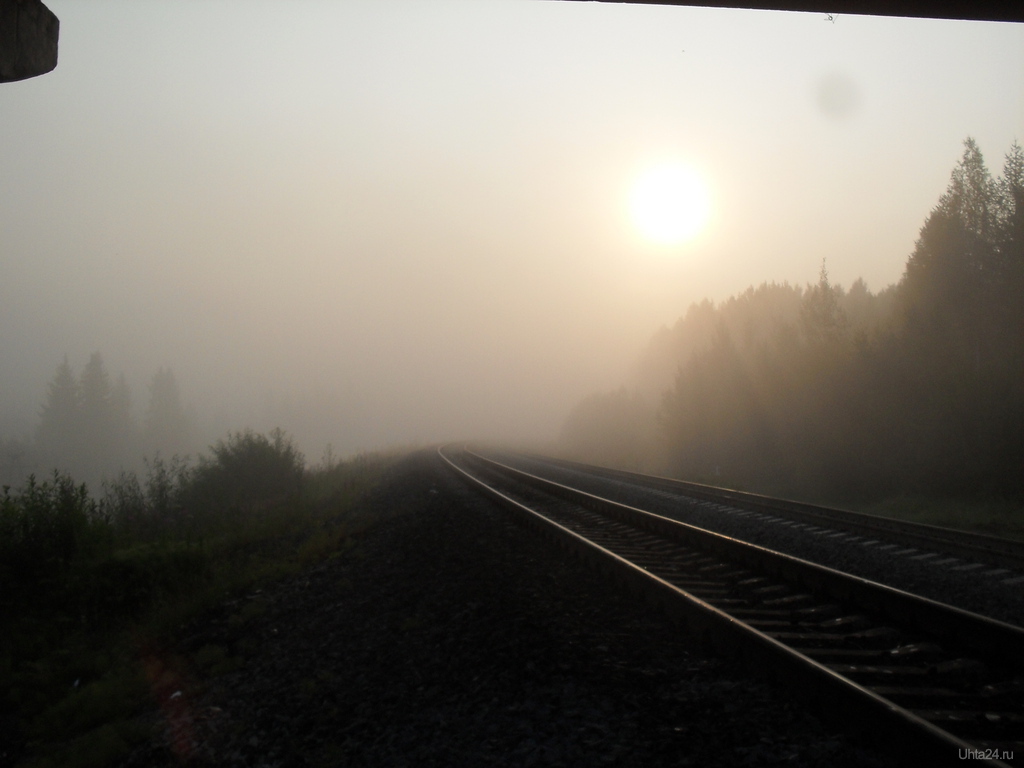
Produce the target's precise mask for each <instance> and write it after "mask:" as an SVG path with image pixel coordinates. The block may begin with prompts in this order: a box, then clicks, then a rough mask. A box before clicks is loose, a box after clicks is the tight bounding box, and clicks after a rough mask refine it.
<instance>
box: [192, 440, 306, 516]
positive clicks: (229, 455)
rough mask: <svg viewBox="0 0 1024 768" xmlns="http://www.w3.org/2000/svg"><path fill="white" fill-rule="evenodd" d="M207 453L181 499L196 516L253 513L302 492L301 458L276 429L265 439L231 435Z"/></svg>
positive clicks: (293, 446) (302, 472) (292, 445)
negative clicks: (212, 513) (184, 496)
mask: <svg viewBox="0 0 1024 768" xmlns="http://www.w3.org/2000/svg"><path fill="white" fill-rule="evenodd" d="M211 452H212V454H213V455H212V457H210V458H206V457H204V458H202V459H200V462H199V466H198V467H197V468H196V470H195V473H194V475H193V476H192V478H191V482H190V484H189V488H188V492H187V494H186V497H187V502H188V503H189V504H190V505H191V506H193V507H195V512H196V513H197V514H198V513H207V514H208V513H210V512H218V511H219V512H222V513H237V512H248V511H255V510H258V509H261V508H265V507H266V506H268V505H270V504H273V503H274V502H278V501H281V500H283V499H286V498H289V497H293V496H296V495H298V494H299V492H300V491H301V490H302V478H303V474H304V472H305V458H304V457H303V455H302V454H301V453H300V452H299V451H298V449H297V448H296V447H295V445H294V444H293V443H292V441H291V438H289V437H287V436H286V435H285V433H284V432H283V431H282V430H280V429H275V430H273V431H272V432H271V433H270V436H269V437H268V436H267V435H262V434H257V433H255V432H253V431H252V430H245V431H244V432H236V433H232V434H230V435H228V438H227V440H221V441H219V442H218V443H217V444H216V445H214V446H213V447H212V448H211Z"/></svg>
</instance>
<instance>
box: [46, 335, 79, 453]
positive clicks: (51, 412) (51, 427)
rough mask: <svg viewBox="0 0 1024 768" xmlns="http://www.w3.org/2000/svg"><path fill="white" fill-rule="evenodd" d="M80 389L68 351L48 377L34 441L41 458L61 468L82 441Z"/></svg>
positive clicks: (76, 450)
mask: <svg viewBox="0 0 1024 768" xmlns="http://www.w3.org/2000/svg"><path fill="white" fill-rule="evenodd" d="M81 406H82V398H81V389H80V388H79V384H78V381H77V379H76V378H75V373H74V371H73V370H72V369H71V366H70V365H69V364H68V358H67V355H65V356H64V360H63V361H62V362H61V364H60V365H58V366H57V370H56V372H55V373H54V375H53V379H51V380H50V385H49V389H48V390H47V394H46V402H45V403H44V404H43V408H42V410H41V411H40V414H39V427H38V429H37V430H36V442H37V445H38V446H39V449H40V451H41V452H42V454H43V456H44V459H45V460H46V461H48V462H52V463H53V464H54V465H55V466H58V467H61V468H63V469H67V468H68V462H70V461H71V459H72V457H73V456H74V455H75V454H76V453H77V452H78V447H79V444H80V441H81V438H80V436H81V431H82V428H81V415H82V408H81Z"/></svg>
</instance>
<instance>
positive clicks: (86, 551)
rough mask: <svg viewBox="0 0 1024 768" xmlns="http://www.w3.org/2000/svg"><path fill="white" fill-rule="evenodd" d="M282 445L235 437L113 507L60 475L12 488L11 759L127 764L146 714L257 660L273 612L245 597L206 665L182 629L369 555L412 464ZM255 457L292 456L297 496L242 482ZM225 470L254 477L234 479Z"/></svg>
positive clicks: (7, 639) (2, 740)
mask: <svg viewBox="0 0 1024 768" xmlns="http://www.w3.org/2000/svg"><path fill="white" fill-rule="evenodd" d="M272 437H273V438H274V439H273V440H261V436H254V435H252V434H251V433H245V434H244V435H243V436H241V439H234V440H229V441H228V442H226V443H222V444H221V445H220V449H221V452H220V454H218V456H219V457H220V458H224V457H227V459H228V461H224V462H221V463H220V464H217V463H215V462H213V461H211V462H207V463H206V464H205V465H204V464H202V463H201V464H200V471H199V472H198V473H195V474H190V473H189V472H181V473H179V476H178V477H179V479H178V481H177V482H176V484H175V485H174V487H173V488H170V489H168V487H166V483H165V484H164V487H161V488H158V489H157V490H158V491H159V493H152V494H150V496H151V497H152V498H148V497H147V491H146V489H144V488H143V487H142V484H139V483H138V482H137V480H135V479H134V478H129V479H127V480H126V481H125V485H123V486H122V487H121V488H120V489H118V488H116V487H115V488H114V489H113V491H114V493H113V494H111V493H109V490H110V489H108V495H107V497H105V498H104V499H100V500H97V499H94V498H92V497H90V496H89V495H88V493H87V492H86V491H85V489H84V487H76V486H75V485H74V483H73V482H72V481H71V480H70V478H66V477H62V476H60V475H55V476H54V479H53V481H52V482H51V481H47V482H45V483H35V481H34V480H33V481H32V482H31V483H30V484H29V485H27V486H26V488H25V489H22V490H21V491H19V492H15V493H12V492H11V491H10V489H6V490H5V495H4V497H3V501H2V504H3V506H2V507H0V580H2V583H3V586H4V589H3V590H0V593H2V594H0V623H3V625H4V632H3V633H2V634H0V723H4V728H3V729H2V731H3V732H2V733H0V764H11V763H13V764H15V765H18V766H24V768H46V767H48V766H66V767H68V768H75V767H76V766H82V767H83V768H84V767H86V766H89V767H92V766H95V767H97V768H98V767H99V766H106V765H111V764H113V763H115V762H117V761H118V760H119V759H121V758H123V757H124V756H125V755H127V754H128V753H129V751H130V750H131V749H132V747H133V746H134V745H136V744H138V743H139V742H140V741H143V740H146V739H148V738H150V737H151V735H152V733H151V731H150V728H149V727H148V726H147V725H146V724H145V719H144V718H140V714H142V713H144V712H146V711H148V710H149V709H151V708H152V706H153V705H154V704H155V703H158V702H159V703H161V704H164V703H166V702H167V701H168V700H170V697H171V696H172V694H174V693H175V691H178V690H182V689H187V688H189V686H194V685H195V684H196V682H195V680H194V679H193V676H194V675H197V674H198V675H200V676H201V677H203V678H204V679H209V678H211V677H216V676H218V675H222V674H225V673H228V672H231V671H233V670H235V669H238V668H239V667H240V666H241V665H243V664H244V663H245V654H246V650H247V645H246V643H245V633H246V628H247V626H248V625H249V624H250V623H251V622H252V621H253V620H254V619H256V618H257V617H258V616H259V615H261V613H262V612H264V611H265V610H266V603H265V602H264V601H263V600H261V599H259V598H258V597H256V598H255V599H246V600H244V601H242V602H241V604H240V605H239V606H238V607H237V609H236V610H235V611H234V613H232V614H231V615H230V616H229V618H228V628H229V633H230V635H231V640H232V642H231V643H230V644H229V645H218V644H208V645H205V646H203V647H201V648H199V649H198V650H197V651H196V652H195V653H194V654H193V655H192V657H191V658H181V657H178V656H175V655H174V654H173V653H169V652H168V651H167V646H168V645H169V644H170V638H172V637H173V636H174V634H175V632H177V631H179V630H180V628H181V627H182V626H184V625H186V624H187V623H188V622H190V621H192V620H194V619H196V618H198V617H201V616H202V615H204V614H205V613H207V612H209V611H211V610H213V609H216V608H218V607H220V606H223V605H224V604H225V603H226V601H229V600H230V599H231V598H232V597H237V596H240V595H245V596H247V597H248V596H251V595H252V594H253V593H255V592H257V591H258V590H259V589H260V588H261V586H262V585H265V584H267V583H269V582H271V581H274V580H277V579H279V578H282V577H284V576H288V575H290V574H295V573H298V572H300V571H301V570H303V569H305V568H308V567H310V566H311V565H314V564H316V563H318V562H321V561H323V560H325V559H327V558H332V557H344V556H348V555H351V554H352V553H353V552H355V551H356V550H357V546H356V544H355V541H356V538H357V537H358V535H359V533H360V532H361V531H362V530H364V529H366V528H367V527H369V526H371V525H372V524H374V520H373V519H371V518H369V517H367V516H366V515H365V513H362V512H360V511H359V509H358V505H357V504H356V502H357V500H358V499H359V497H360V496H361V495H362V494H363V493H365V492H366V491H367V490H368V489H370V488H372V487H373V486H374V485H375V484H376V483H377V482H379V480H380V479H381V477H382V475H383V473H384V472H385V471H386V470H387V468H388V467H389V466H390V465H391V464H393V463H394V461H395V460H396V459H397V458H398V455H397V454H392V455H371V456H359V457H356V458H354V459H351V460H349V461H342V462H335V461H330V462H327V463H325V464H324V465H322V466H320V467H317V468H315V469H312V470H307V469H305V467H304V465H302V463H301V462H302V458H301V455H299V454H297V452H295V451H294V448H293V447H292V446H291V445H290V443H288V442H287V441H286V440H283V438H282V436H281V435H280V434H279V433H278V434H274V435H272ZM254 444H256V445H257V447H258V448H259V450H258V451H249V449H250V448H252V446H253V445H254ZM268 446H270V450H268ZM239 454H244V455H239ZM248 454H252V455H253V456H255V457H256V460H258V461H262V462H264V464H266V463H267V462H274V461H277V460H278V459H282V457H283V459H284V461H279V462H278V466H276V467H275V471H276V472H277V476H278V477H279V478H281V483H282V484H284V485H287V486H288V492H287V493H280V492H279V491H280V490H281V486H277V487H274V486H273V485H270V486H266V487H264V488H263V489H262V490H261V493H260V495H259V496H252V495H246V493H245V488H244V485H243V484H240V483H239V482H238V478H239V477H244V476H245V475H247V474H248V473H251V472H252V467H250V466H246V462H245V461H244V459H245V458H246V455H248ZM225 466H227V467H228V468H230V469H231V470H232V472H234V471H235V470H238V472H237V473H236V474H235V475H234V476H230V477H224V476H222V474H223V473H221V474H218V473H219V472H221V470H223V469H224V467H225ZM265 474H266V475H268V476H269V475H270V474H271V473H265ZM163 477H164V479H166V473H164V475H163ZM123 479H124V478H123ZM126 488H127V491H125V489H126ZM169 490H170V491H171V492H170V493H168V491H169ZM200 492H201V493H202V494H205V497H206V499H205V500H204V498H203V496H202V495H200ZM118 493H120V495H118ZM111 496H113V501H111V500H110V499H111ZM211 499H212V500H213V501H210V500H211ZM115 502H116V503H115ZM186 510H187V511H186ZM7 723H10V724H11V727H8V726H7V725H6V724H7Z"/></svg>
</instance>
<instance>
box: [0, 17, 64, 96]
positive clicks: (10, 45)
mask: <svg viewBox="0 0 1024 768" xmlns="http://www.w3.org/2000/svg"><path fill="white" fill-rule="evenodd" d="M59 32H60V22H59V21H58V20H57V17H56V16H54V15H53V12H52V11H50V9H49V8H47V7H46V6H45V5H43V4H42V2H41V0H0V83H9V82H12V81H14V80H24V79H26V78H29V77H35V76H36V75H43V74H46V73H47V72H49V71H51V70H52V69H53V68H54V67H56V66H57V37H58V34H59Z"/></svg>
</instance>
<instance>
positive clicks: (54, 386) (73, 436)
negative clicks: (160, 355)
mask: <svg viewBox="0 0 1024 768" xmlns="http://www.w3.org/2000/svg"><path fill="white" fill-rule="evenodd" d="M192 447H193V446H192V426H191V423H190V419H189V417H188V415H187V413H186V410H185V407H184V404H183V403H182V399H181V394H180V392H179V389H178V383H177V380H176V379H175V376H174V373H173V371H171V369H170V368H160V369H159V370H158V371H157V372H156V373H155V374H154V375H153V377H152V379H151V380H150V382H149V386H148V401H147V406H146V409H145V411H144V412H143V415H142V418H141V420H140V419H137V418H136V417H135V415H134V413H133V408H132V394H131V390H130V388H129V387H128V383H127V381H126V380H125V377H124V374H120V375H119V376H117V378H116V379H112V378H111V376H110V374H109V373H108V372H107V369H106V366H105V364H104V362H103V357H102V355H101V354H100V353H99V352H94V353H93V354H92V355H91V356H90V357H89V361H88V362H87V363H86V364H85V366H84V367H83V368H82V371H81V373H79V374H76V372H75V370H74V369H73V368H72V367H71V365H70V364H69V363H68V359H67V357H66V356H65V358H64V360H63V361H62V362H61V363H60V364H59V365H58V366H57V370H56V372H55V373H54V375H53V378H52V379H51V380H50V383H49V386H48V388H47V392H46V396H45V398H44V400H43V404H42V408H41V410H40V412H39V420H38V423H37V426H36V430H35V434H34V435H33V436H32V438H30V439H22V440H8V441H6V442H5V443H4V445H3V448H4V451H3V455H2V457H0V474H2V478H0V479H2V480H3V482H4V483H5V484H16V483H20V482H21V481H22V480H23V479H24V478H25V476H27V475H28V474H31V473H37V474H43V475H45V474H48V473H49V472H50V471H51V470H52V469H59V470H61V471H62V472H67V473H70V474H71V475H73V476H74V477H76V478H78V479H80V480H83V481H86V482H89V483H90V484H94V485H95V484H98V483H99V482H100V480H101V479H102V478H104V477H111V476H114V475H116V474H117V473H118V472H119V471H120V470H122V469H128V468H132V467H135V466H136V465H137V464H138V462H139V458H140V457H141V456H143V455H149V456H156V455H157V454H162V455H164V456H173V455H175V454H185V453H188V452H189V451H190V450H191V449H192Z"/></svg>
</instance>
